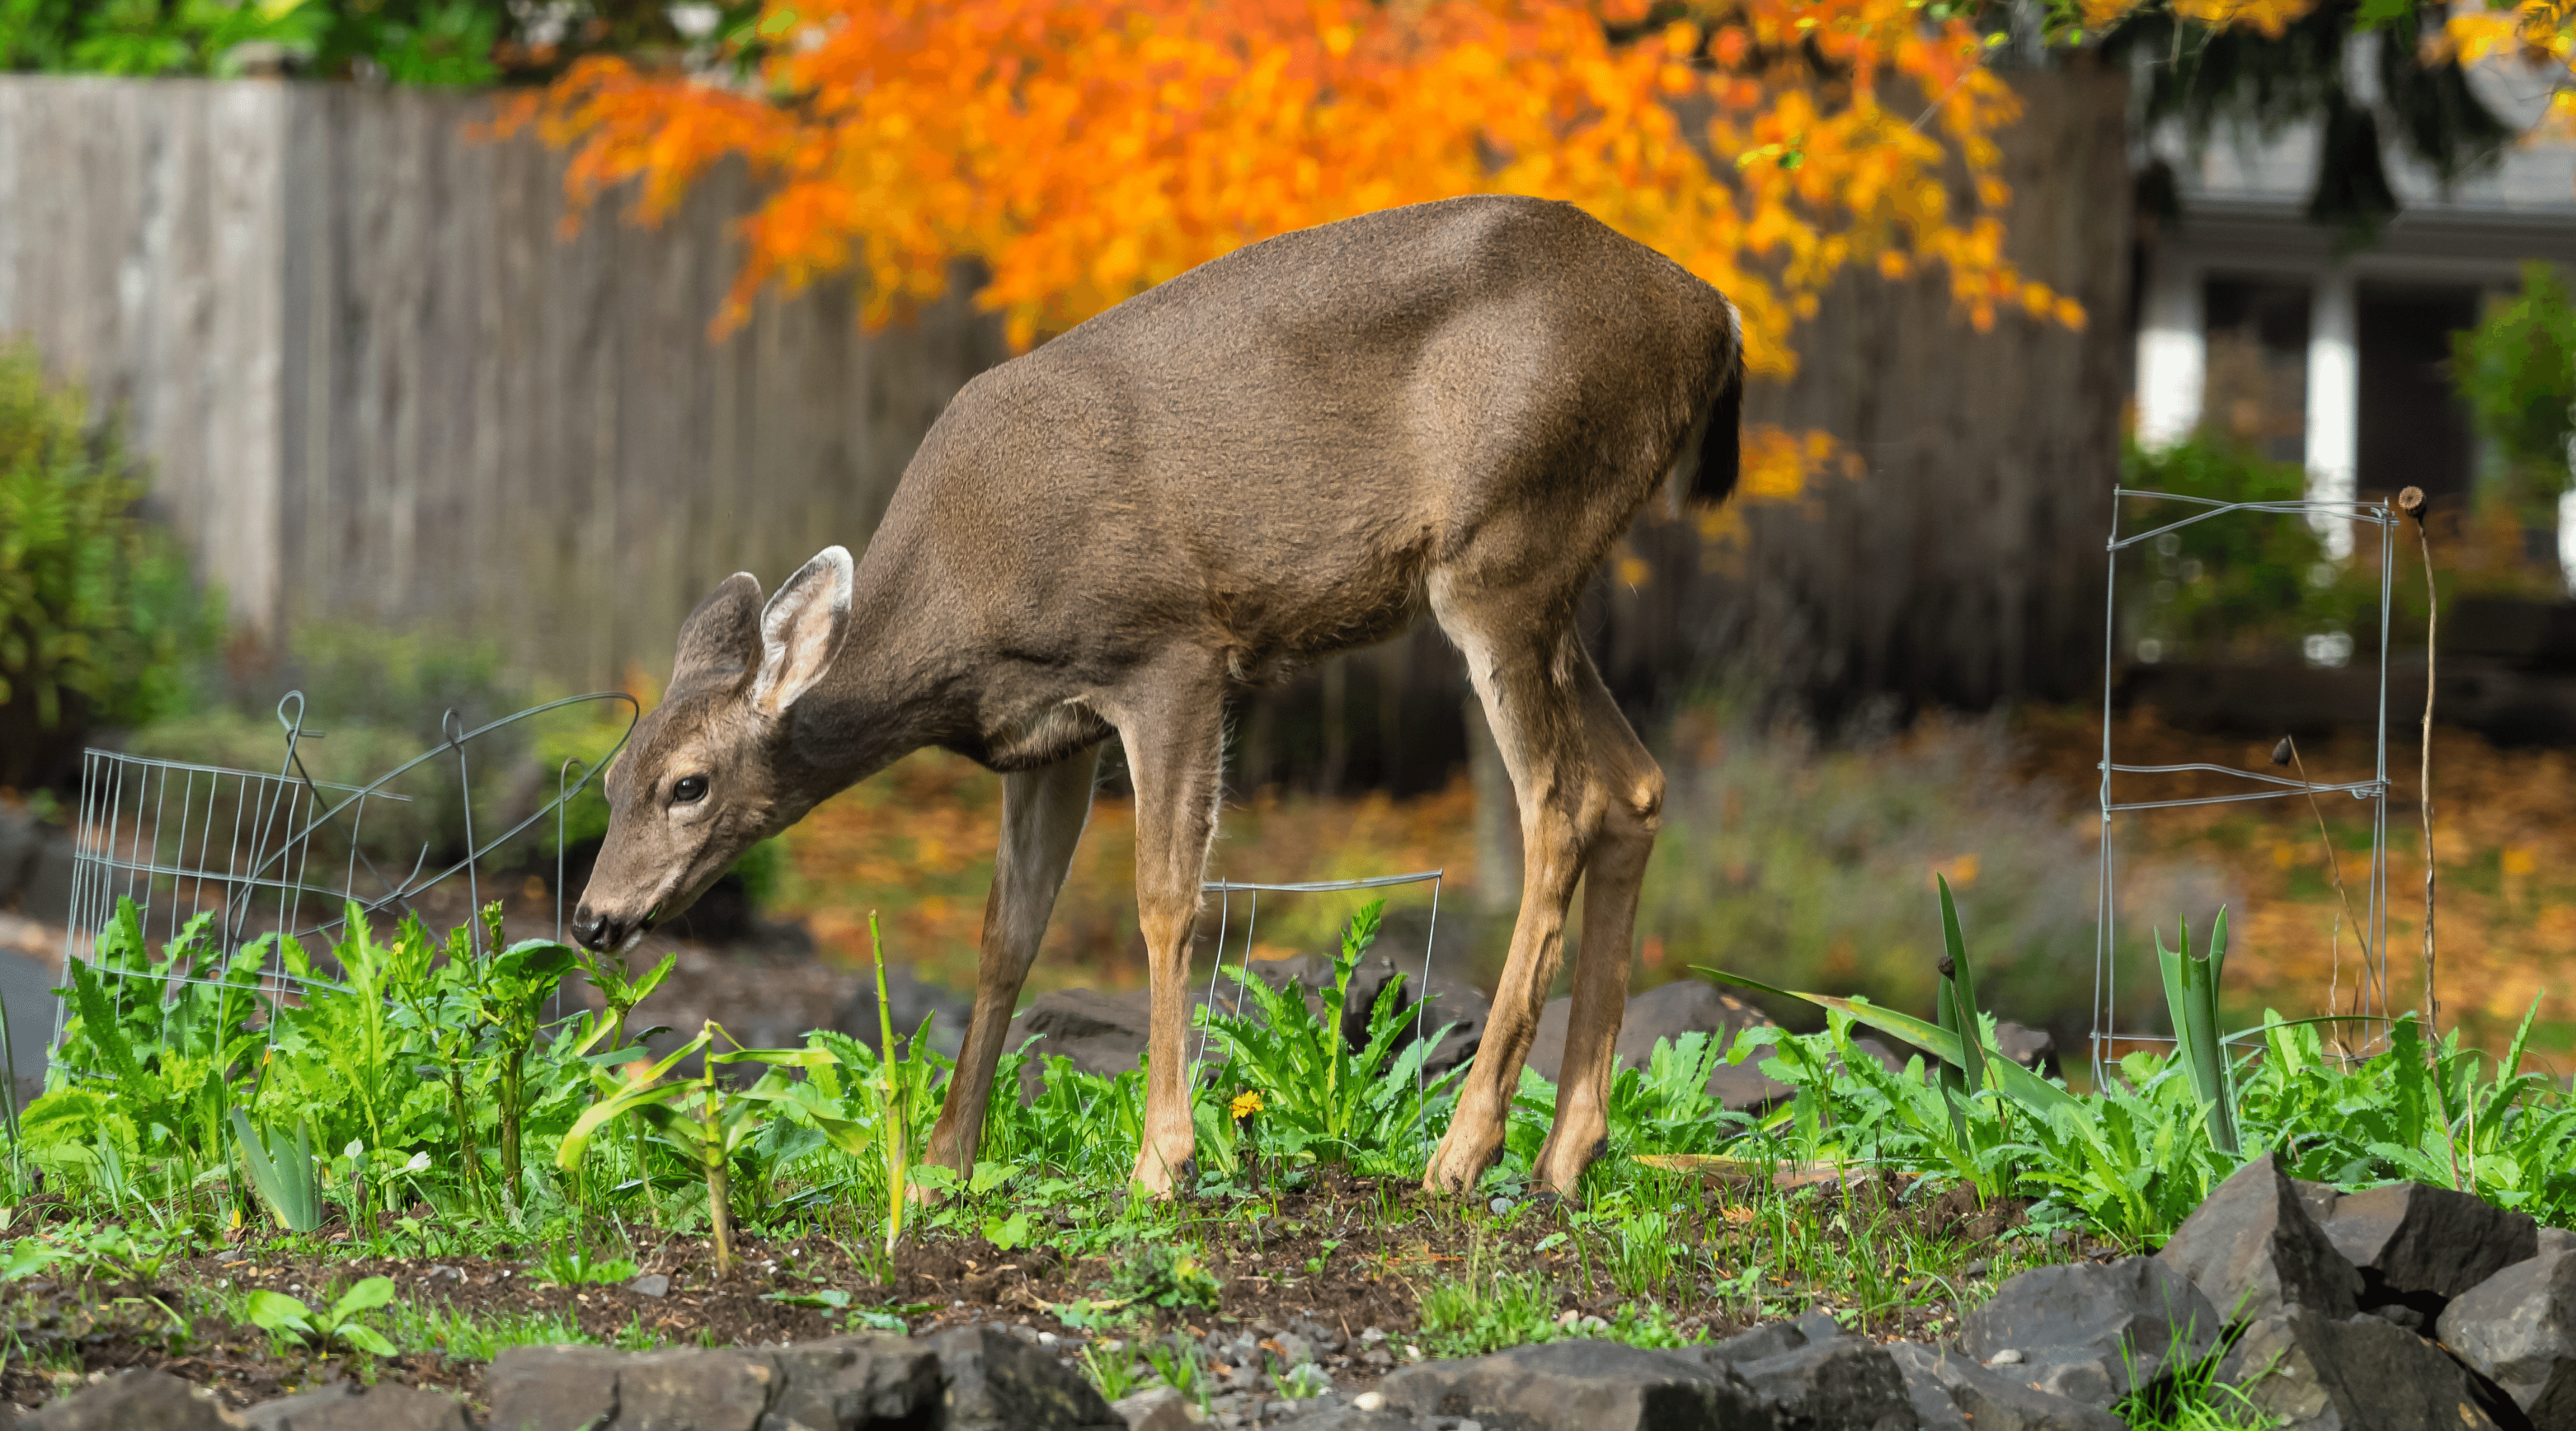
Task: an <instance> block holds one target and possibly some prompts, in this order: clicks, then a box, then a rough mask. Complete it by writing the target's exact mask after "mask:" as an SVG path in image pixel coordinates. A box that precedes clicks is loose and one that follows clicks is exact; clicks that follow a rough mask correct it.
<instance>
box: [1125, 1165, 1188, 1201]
mask: <svg viewBox="0 0 2576 1431" xmlns="http://www.w3.org/2000/svg"><path fill="white" fill-rule="evenodd" d="M1127 1180H1128V1182H1129V1183H1131V1184H1132V1185H1134V1187H1135V1188H1136V1190H1137V1191H1139V1192H1141V1193H1143V1194H1144V1195H1145V1196H1146V1197H1149V1198H1151V1199H1153V1200H1154V1201H1156V1202H1169V1201H1171V1200H1172V1199H1173V1198H1176V1197H1179V1196H1181V1195H1183V1194H1185V1193H1187V1192H1188V1191H1189V1190H1190V1189H1191V1188H1194V1187H1196V1186H1198V1181H1199V1160H1198V1159H1197V1158H1195V1157H1185V1158H1183V1159H1181V1160H1180V1161H1179V1162H1177V1163H1174V1162H1167V1161H1165V1160H1164V1159H1162V1158H1160V1157H1156V1156H1152V1155H1150V1153H1139V1154H1138V1155H1137V1157H1136V1170H1135V1171H1134V1172H1132V1173H1130V1174H1128V1177H1127Z"/></svg>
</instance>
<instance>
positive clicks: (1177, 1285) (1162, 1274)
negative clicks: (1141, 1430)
mask: <svg viewBox="0 0 2576 1431" xmlns="http://www.w3.org/2000/svg"><path fill="white" fill-rule="evenodd" d="M1110 1289H1111V1290H1112V1291H1113V1292H1115V1293H1116V1294H1118V1295H1119V1296H1121V1297H1123V1298H1125V1299H1126V1300H1127V1301H1129V1302H1141V1303H1143V1304H1145V1305H1147V1306H1152V1307H1166V1308H1171V1309H1175V1310H1178V1309H1183V1308H1197V1309H1200V1310H1213V1309H1214V1308H1215V1306H1216V1304H1217V1294H1218V1293H1219V1292H1220V1291H1222V1290H1224V1289H1223V1286H1222V1284H1220V1283H1219V1282H1218V1281H1217V1280H1216V1277H1215V1275H1214V1274H1213V1273H1210V1272H1209V1271H1208V1270H1207V1263H1206V1262H1205V1261H1204V1260H1203V1254H1202V1253H1201V1252H1200V1250H1199V1249H1198V1248H1195V1247H1174V1246H1169V1245H1164V1246H1155V1247H1148V1248H1145V1249H1143V1250H1142V1251H1141V1252H1139V1253H1138V1254H1137V1255H1136V1256H1135V1257H1133V1258H1130V1259H1129V1260H1128V1261H1127V1262H1125V1263H1123V1264H1121V1265H1120V1267H1119V1268H1118V1272H1117V1275H1116V1276H1115V1277H1113V1278H1111V1279H1110ZM1175 1384H1177V1383H1175Z"/></svg>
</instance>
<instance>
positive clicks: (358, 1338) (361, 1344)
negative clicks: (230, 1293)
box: [248, 1277, 394, 1356]
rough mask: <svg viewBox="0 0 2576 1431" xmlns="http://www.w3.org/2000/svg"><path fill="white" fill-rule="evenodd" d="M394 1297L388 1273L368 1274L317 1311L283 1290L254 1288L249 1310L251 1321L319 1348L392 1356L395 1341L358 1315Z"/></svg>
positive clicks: (268, 1329) (253, 1323)
mask: <svg viewBox="0 0 2576 1431" xmlns="http://www.w3.org/2000/svg"><path fill="white" fill-rule="evenodd" d="M393 1299H394V1280H393V1279H392V1278H391V1277H368V1278H365V1279H363V1280H361V1281H360V1282H359V1283H358V1284H357V1285H356V1286H353V1287H351V1288H350V1289H349V1290H348V1291H346V1292H343V1293H341V1294H340V1296H339V1298H338V1300H336V1301H334V1302H332V1303H331V1305H330V1306H329V1307H328V1308H327V1309H325V1310H323V1311H321V1312H318V1313H317V1312H316V1311H315V1310H314V1309H313V1308H311V1307H309V1306H306V1305H305V1304H304V1302H303V1301H302V1300H301V1299H299V1298H295V1297H290V1296H288V1295H286V1294H285V1293H283V1292H253V1293H251V1294H250V1298H249V1303H248V1310H249V1313H250V1320H251V1323H252V1325H254V1326H258V1327H261V1328H263V1329H265V1330H267V1331H269V1332H273V1333H275V1334H276V1335H278V1336H280V1337H285V1338H291V1339H293V1340H295V1341H298V1342H301V1343H304V1344H306V1345H308V1346H314V1347H319V1348H326V1349H327V1348H330V1347H334V1346H337V1347H345V1348H347V1349H349V1350H351V1351H361V1352H366V1353H368V1354H369V1355H372V1356H392V1355H393V1354H394V1344H393V1343H392V1342H389V1341H387V1340H385V1337H384V1334H383V1333H382V1332H379V1331H377V1330H376V1329H375V1328H373V1327H370V1326H368V1325H367V1324H366V1323H364V1322H362V1321H360V1320H358V1318H359V1317H360V1316H361V1315H362V1314H364V1313H367V1312H372V1311H374V1310H376V1309H377V1308H379V1307H382V1306H384V1305H385V1304H386V1303H388V1302H391V1301H392V1300H393Z"/></svg>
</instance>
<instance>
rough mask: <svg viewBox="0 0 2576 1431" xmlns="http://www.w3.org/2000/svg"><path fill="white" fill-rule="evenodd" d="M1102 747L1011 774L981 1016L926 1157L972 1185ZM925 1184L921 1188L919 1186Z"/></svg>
mask: <svg viewBox="0 0 2576 1431" xmlns="http://www.w3.org/2000/svg"><path fill="white" fill-rule="evenodd" d="M1099 767H1100V747H1099V746H1096V745H1095V746H1093V747H1091V748H1090V749H1088V750H1085V751H1083V752H1082V753H1081V754H1079V755H1073V756H1069V757H1067V758H1065V759H1063V760H1059V761H1057V762H1056V763H1055V764H1053V765H1046V766H1041V767H1039V768H1038V769H1035V770H1024V771H1018V772H1014V773H1013V774H1009V775H1005V776H1003V777H1002V843H1001V848H1000V849H999V850H998V851H996V852H995V854H994V857H993V892H992V893H991V894H990V895H988V896H987V897H986V898H985V900H984V940H983V952H982V954H981V955H980V956H979V957H978V959H977V961H976V965H975V1011H974V1012H973V1013H972V1014H971V1015H969V1016H968V1018H967V1022H966V1040H965V1044H964V1046H963V1047H961V1048H959V1049H958V1050H957V1072H956V1074H955V1075H954V1076H953V1077H952V1078H951V1080H950V1081H949V1084H948V1097H947V1099H946V1101H944V1102H942V1103H941V1104H940V1105H939V1125H938V1126H937V1127H935V1128H933V1129H932V1130H931V1133H930V1147H929V1150H928V1151H927V1152H926V1153H925V1154H924V1159H925V1160H926V1161H928V1162H931V1163H935V1164H937V1165H938V1166H940V1167H943V1168H953V1169H955V1170H956V1172H957V1176H958V1178H959V1179H960V1180H961V1181H962V1180H964V1178H965V1177H966V1175H967V1174H969V1173H972V1172H973V1171H975V1150H976V1148H977V1147H978V1146H979V1145H980V1144H981V1143H982V1142H983V1138H984V1113H985V1110H986V1109H987V1108H989V1107H990V1106H991V1103H992V1097H993V1069H994V1067H995V1066H996V1065H997V1064H999V1063H1000V1062H1001V1058H1002V1054H1003V1052H1004V1050H1003V1047H1002V1044H1003V1041H1004V1040H1005V1039H1006V1038H1007V1037H1009V1034H1010V1029H1011V1010H1012V1008H1013V1007H1014V1006H1016V1005H1017V1004H1018V1003H1019V1000H1020V985H1021V984H1022V983H1024V982H1026V981H1027V979H1028V976H1029V965H1030V964H1032V963H1034V962H1036V960H1037V956H1038V944H1039V943H1040V941H1042V940H1043V939H1045V938H1046V927H1047V919H1048V917H1049V916H1050V915H1052V914H1053V913H1054V912H1055V900H1056V895H1057V894H1058V893H1060V892H1061V891H1062V890H1063V889H1064V874H1065V871H1066V869H1068V868H1069V867H1071V865H1072V863H1073V850H1074V846H1075V845H1077V844H1079V843H1080V842H1081V839H1082V827H1083V825H1084V824H1085V823H1086V822H1087V821H1088V820H1089V819H1090V818H1091V787H1092V780H1093V778H1094V777H1095V775H1096V774H1097V773H1098V771H1099ZM920 1186H921V1185H920V1184H919V1183H915V1184H913V1187H914V1188H916V1189H918V1188H919V1187H920Z"/></svg>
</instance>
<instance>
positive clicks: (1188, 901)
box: [1111, 669, 1225, 1197]
mask: <svg viewBox="0 0 2576 1431" xmlns="http://www.w3.org/2000/svg"><path fill="white" fill-rule="evenodd" d="M1224 716H1225V688H1224V686H1223V684H1222V683H1221V680H1220V679H1219V673H1218V672H1217V671H1216V670H1214V669H1210V670H1208V671H1206V672H1204V673H1196V672H1194V673H1192V675H1191V678H1190V679H1187V680H1183V681H1174V682H1170V683H1168V684H1165V685H1163V686H1162V687H1161V688H1160V689H1158V690H1157V691H1155V692H1154V693H1153V695H1152V697H1150V698H1149V699H1148V700H1147V701H1145V702H1144V703H1143V705H1142V708H1140V709H1134V710H1124V711H1119V712H1114V713H1111V718H1112V719H1113V720H1115V721H1116V722H1117V724H1118V730H1119V735H1120V738H1121V740H1122V741H1123V742H1124V743H1125V745H1126V748H1127V768H1128V771H1129V773H1130V775H1131V776H1132V777H1133V778H1134V780H1135V784H1136V913H1137V922H1138V924H1139V925H1140V926H1141V927H1142V929H1143V931H1144V935H1145V958H1146V976H1147V980H1148V987H1149V989H1150V994H1149V997H1150V999H1151V1010H1152V1011H1151V1018H1150V1023H1151V1027H1150V1029H1149V1031H1148V1034H1147V1037H1146V1044H1145V1047H1146V1057H1147V1073H1146V1082H1145V1136H1144V1140H1143V1143H1142V1145H1141V1146H1140V1147H1138V1148H1137V1150H1136V1168H1135V1172H1134V1173H1133V1175H1132V1176H1133V1179H1134V1181H1135V1183H1136V1185H1137V1186H1139V1187H1141V1188H1143V1189H1144V1190H1145V1191H1146V1192H1148V1193H1150V1194H1151V1195H1153V1196H1155V1197H1169V1196H1171V1195H1172V1194H1173V1193H1174V1192H1175V1191H1176V1190H1178V1189H1181V1188H1183V1187H1185V1186H1186V1185H1187V1182H1188V1178H1189V1174H1190V1170H1191V1161H1190V1159H1191V1153H1192V1152H1193V1150H1194V1149H1195V1147H1196V1137H1195V1135H1194V1133H1193V1132H1192V1130H1191V1127H1190V1088H1189V1068H1188V1062H1187V1055H1186V1052H1185V1050H1186V1045H1187V1035H1188V1024H1189V976H1190V936H1191V934H1192V932H1193V930H1194V929H1195V928H1196V926H1197V923H1198V912H1199V899H1200V894H1199V886H1200V884H1201V883H1202V882H1203V881H1204V880H1205V878H1206V875H1207V853H1208V842H1209V840H1210V839H1212V838H1213V837H1214V836H1215V834H1216V806H1217V799H1218V796H1219V793H1220V790H1221V781H1220V775H1221V772H1220V770H1219V768H1218V767H1219V763H1220V760H1221V756H1222V742H1223V721H1224Z"/></svg>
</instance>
